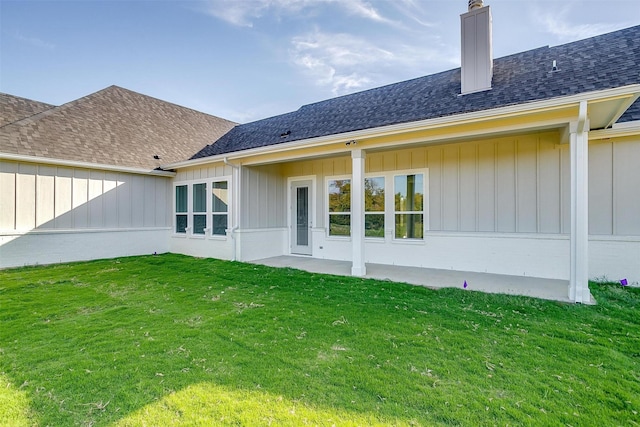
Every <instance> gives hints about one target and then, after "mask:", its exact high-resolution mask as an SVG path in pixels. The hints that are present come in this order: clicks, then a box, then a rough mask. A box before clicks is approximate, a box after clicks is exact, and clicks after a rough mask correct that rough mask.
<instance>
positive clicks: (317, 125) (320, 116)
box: [192, 26, 640, 159]
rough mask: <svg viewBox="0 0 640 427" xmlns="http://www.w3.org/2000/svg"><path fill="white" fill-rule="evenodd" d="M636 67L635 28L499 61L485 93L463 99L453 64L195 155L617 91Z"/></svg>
mask: <svg viewBox="0 0 640 427" xmlns="http://www.w3.org/2000/svg"><path fill="white" fill-rule="evenodd" d="M553 61H556V65H557V70H556V71H552V65H553ZM639 69H640V26H636V27H631V28H628V29H624V30H620V31H616V32H613V33H609V34H604V35H601V36H597V37H593V38H589V39H585V40H581V41H577V42H573V43H569V44H565V45H560V46H555V47H548V46H547V47H542V48H538V49H534V50H530V51H526V52H522V53H518V54H515V55H510V56H506V57H503V58H499V59H496V60H494V71H493V83H492V89H491V90H488V91H484V92H477V93H471V94H467V95H464V96H460V68H457V69H453V70H449V71H445V72H442V73H438V74H433V75H429V76H425V77H420V78H417V79H413V80H408V81H404V82H401V83H396V84H391V85H388V86H383V87H379V88H376V89H371V90H367V91H363V92H359V93H354V94H351V95H346V96H342V97H338V98H333V99H329V100H326V101H322V102H318V103H315V104H309V105H305V106H303V107H301V108H300V109H298V110H297V111H294V112H291V113H286V114H282V115H279V116H275V117H270V118H267V119H264V120H259V121H256V122H252V123H247V124H242V125H238V126H236V127H234V128H233V129H232V130H231V131H229V132H228V133H226V134H225V135H224V136H222V137H221V138H220V139H218V140H211V141H210V143H211V144H210V145H207V146H206V147H204V148H203V149H202V150H200V151H199V152H198V153H196V154H195V155H194V156H193V157H192V158H194V159H195V158H202V157H209V156H214V155H220V154H226V153H231V152H235V151H241V150H247V149H251V148H258V147H265V146H270V145H276V144H279V143H284V142H292V141H299V140H304V139H308V138H314V137H321V136H327V135H334V134H340V133H345V132H351V131H358V130H362V129H370V128H376V127H381V126H387V125H393V124H400V123H408V122H413V121H418V120H426V119H432V118H437V117H446V116H451V115H455V114H462V113H468V112H474V111H481V110H487V109H492V108H497V107H505V106H509V105H516V104H521V103H526V102H531V101H539V100H543V99H549V98H555V97H560V96H567V95H574V94H579V93H583V92H589V91H594V90H601V89H609V88H615V87H620V86H625V85H629V84H634V83H640V72H639V71H638V70H639ZM630 120H640V101H638V102H636V103H635V104H634V105H632V106H631V108H629V109H628V110H627V111H626V112H625V114H624V115H623V116H622V117H621V118H620V120H619V121H620V122H626V121H630ZM287 132H289V133H288V134H287ZM283 134H286V135H285V136H282V135H283Z"/></svg>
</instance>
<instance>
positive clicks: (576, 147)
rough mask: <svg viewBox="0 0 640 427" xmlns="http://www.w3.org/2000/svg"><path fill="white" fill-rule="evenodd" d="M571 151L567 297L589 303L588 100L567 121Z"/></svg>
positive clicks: (582, 102) (581, 103)
mask: <svg viewBox="0 0 640 427" xmlns="http://www.w3.org/2000/svg"><path fill="white" fill-rule="evenodd" d="M569 132H570V141H569V144H570V151H571V236H570V245H571V256H570V269H571V270H570V282H569V299H571V301H574V302H578V303H590V302H591V294H590V292H589V186H588V184H589V120H588V118H587V101H581V102H580V112H579V115H578V120H577V121H576V122H572V123H570V124H569Z"/></svg>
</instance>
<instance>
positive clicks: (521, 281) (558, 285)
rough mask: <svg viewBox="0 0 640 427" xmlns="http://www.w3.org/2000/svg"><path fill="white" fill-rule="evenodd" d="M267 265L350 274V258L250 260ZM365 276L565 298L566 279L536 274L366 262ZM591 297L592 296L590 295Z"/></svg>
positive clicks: (491, 291)
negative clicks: (520, 274)
mask: <svg viewBox="0 0 640 427" xmlns="http://www.w3.org/2000/svg"><path fill="white" fill-rule="evenodd" d="M252 262H253V263H255V264H262V265H268V266H271V267H290V268H296V269H299V270H304V271H308V272H312V273H323V274H335V275H338V276H351V262H350V261H334V260H327V259H318V258H311V257H306V256H288V255H283V256H277V257H273V258H265V259H260V260H255V261H252ZM366 266H367V275H366V276H365V278H368V279H380V280H390V281H392V282H399V283H409V284H412V285H419V286H426V287H429V288H460V289H463V287H464V282H465V281H466V282H467V288H466V289H467V290H470V291H481V292H488V293H496V294H510V295H524V296H529V297H534V298H542V299H547V300H553V301H562V302H571V301H570V300H569V296H568V294H569V281H568V280H557V279H542V278H537V277H525V276H508V275H503V274H491V273H476V272H468V271H454V270H438V269H433V268H419V267H404V266H397V265H384V264H369V263H367V264H366ZM592 300H593V299H592Z"/></svg>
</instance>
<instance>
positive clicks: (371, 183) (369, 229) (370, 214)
mask: <svg viewBox="0 0 640 427" xmlns="http://www.w3.org/2000/svg"><path fill="white" fill-rule="evenodd" d="M364 235H365V237H384V178H383V177H377V178H365V179H364Z"/></svg>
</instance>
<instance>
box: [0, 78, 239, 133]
mask: <svg viewBox="0 0 640 427" xmlns="http://www.w3.org/2000/svg"><path fill="white" fill-rule="evenodd" d="M114 90H118V91H122V92H126V93H129V94H132V95H134V96H137V97H141V98H146V99H150V100H153V101H155V102H159V103H162V104H165V105H166V104H168V105H172V106H173V107H175V108H180V109H183V110H188V111H192V112H194V113H197V114H200V115H203V116H207V117H210V118H212V119H217V120H224V121H226V122H229V123H234V124H236V125H237V124H238V123H236V122H233V121H231V120H228V119H224V118H222V117H218V116H214V115H213V114H208V113H205V112H202V111H198V110H195V109H193V108H189V107H184V106H182V105H178V104H175V103H173V102H169V101H164V100H162V99H159V98H155V97H153V96H149V95H145V94H143V93H140V92H136V91H134V90H131V89H127V88H123V87H120V86H117V85H110V86H107V87H105V88H103V89H100V90H98V91H96V92H92V93H90V94H88V95H85V96H82V97H80V98H77V99H73V100H71V101H69V102H65V103H64V104H61V105H58V106H53V107H52V108H50V109H48V110H45V111H41V112H39V113H36V114H33V115H31V116H29V117H24V118H22V119H20V120H16V121H15V122H12V123H8V124H7V125H5V126H9V125H10V124H11V125H17V126H22V125H25V124H28V123H33V122H35V121H37V120H40V119H42V118H44V117H47V116H50V115H52V114H54V113H57V112H59V111H64V110H67V109H69V108H71V107H75V106H77V105H79V104H84V103H85V102H88V101H91V100H93V99H95V98H98V97H100V96H101V95H104V94H106V93H109V92H112V91H114ZM3 127H4V126H3Z"/></svg>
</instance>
